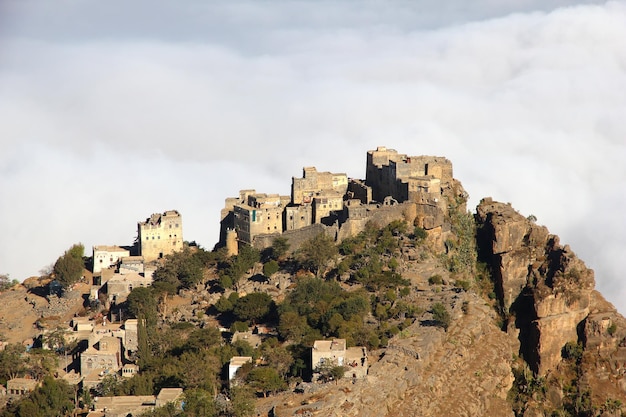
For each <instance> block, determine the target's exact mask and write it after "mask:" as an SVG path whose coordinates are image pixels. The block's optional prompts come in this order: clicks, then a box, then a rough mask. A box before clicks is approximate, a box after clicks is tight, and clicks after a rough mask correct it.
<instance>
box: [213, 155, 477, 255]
mask: <svg viewBox="0 0 626 417" xmlns="http://www.w3.org/2000/svg"><path fill="white" fill-rule="evenodd" d="M466 198H467V196H466V194H465V191H464V190H463V187H462V186H461V184H460V183H459V182H458V181H456V180H455V179H454V178H453V176H452V163H451V162H450V161H449V160H448V159H446V158H443V157H436V156H407V155H405V154H400V153H398V152H397V151H396V150H394V149H388V148H386V147H382V146H381V147H378V148H377V149H376V150H371V151H368V152H367V164H366V178H365V180H364V181H363V180H358V179H352V178H348V176H347V175H346V174H344V173H331V172H318V171H317V169H316V168H314V167H305V168H303V172H302V178H295V177H293V178H292V181H291V196H280V195H278V194H261V193H257V192H256V190H242V191H240V192H239V196H238V197H233V198H227V199H226V204H225V207H224V209H223V210H222V214H221V232H220V243H219V244H218V245H219V246H227V247H228V249H229V253H231V254H234V252H235V250H233V248H232V246H233V245H232V243H231V244H230V245H227V240H228V239H227V237H230V239H231V240H230V241H231V242H232V238H233V235H236V240H237V241H238V242H239V244H250V245H254V246H255V247H257V248H259V249H263V248H266V247H268V246H270V245H271V244H272V241H273V239H274V238H276V237H277V236H280V235H282V236H284V237H285V238H287V239H288V240H289V243H290V247H291V249H292V250H295V249H297V247H298V246H299V245H300V243H302V242H303V241H304V240H306V239H308V238H310V237H312V236H314V235H315V234H317V233H320V232H325V233H327V234H328V235H329V236H332V237H333V238H334V239H335V240H337V241H341V240H342V239H345V238H347V237H349V236H352V235H354V234H357V233H359V232H360V231H362V230H363V229H364V227H365V224H366V223H367V222H369V221H373V222H375V223H379V224H381V225H382V224H386V223H389V222H390V221H393V220H405V221H407V222H408V223H410V224H414V225H415V226H419V227H422V228H423V229H425V230H426V231H428V232H429V236H430V239H431V241H432V242H433V244H435V246H437V247H439V248H441V249H443V242H444V241H445V239H446V237H447V235H448V234H449V232H450V227H449V222H447V220H446V219H447V218H448V217H449V216H448V210H449V208H450V207H458V206H462V207H459V208H460V209H462V210H463V211H464V210H465V201H466Z"/></svg>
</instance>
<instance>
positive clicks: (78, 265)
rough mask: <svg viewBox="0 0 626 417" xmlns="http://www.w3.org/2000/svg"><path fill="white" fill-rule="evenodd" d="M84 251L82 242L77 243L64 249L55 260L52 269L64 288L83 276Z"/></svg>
mask: <svg viewBox="0 0 626 417" xmlns="http://www.w3.org/2000/svg"><path fill="white" fill-rule="evenodd" d="M84 253H85V247H84V246H83V244H82V243H77V244H75V245H73V246H72V247H71V248H69V249H68V250H67V251H65V254H63V256H60V257H59V258H58V259H57V261H56V262H55V264H54V268H53V270H54V273H55V275H56V279H57V281H59V283H61V285H62V286H63V287H64V288H67V287H69V286H70V285H72V284H74V283H75V282H77V281H78V280H80V279H81V277H82V276H83V270H84V269H85V263H84V261H83V255H84Z"/></svg>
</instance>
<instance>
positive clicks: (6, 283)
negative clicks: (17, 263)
mask: <svg viewBox="0 0 626 417" xmlns="http://www.w3.org/2000/svg"><path fill="white" fill-rule="evenodd" d="M17 284H19V281H18V280H16V279H14V280H11V279H10V278H9V274H0V291H6V290H8V289H10V288H12V287H14V286H16V285H17Z"/></svg>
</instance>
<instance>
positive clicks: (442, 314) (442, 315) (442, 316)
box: [431, 303, 452, 331]
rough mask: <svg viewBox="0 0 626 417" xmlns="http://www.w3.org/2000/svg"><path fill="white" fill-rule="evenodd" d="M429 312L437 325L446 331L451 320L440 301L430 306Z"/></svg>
mask: <svg viewBox="0 0 626 417" xmlns="http://www.w3.org/2000/svg"><path fill="white" fill-rule="evenodd" d="M431 312H432V313H433V320H434V321H435V323H436V324H437V326H439V327H443V329H444V330H446V331H447V330H448V327H449V326H450V322H451V321H452V317H450V313H448V309H447V308H446V307H445V306H444V305H443V304H441V303H435V304H433V306H432V308H431Z"/></svg>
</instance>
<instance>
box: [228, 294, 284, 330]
mask: <svg viewBox="0 0 626 417" xmlns="http://www.w3.org/2000/svg"><path fill="white" fill-rule="evenodd" d="M273 303H274V302H273V301H272V297H270V296H269V295H268V294H266V293H262V292H253V293H250V294H247V295H245V296H243V297H241V298H239V299H238V300H237V302H236V303H235V308H234V309H233V312H234V313H235V316H237V318H239V319H240V320H249V321H252V322H254V323H256V322H258V321H259V320H262V319H263V318H264V317H265V316H267V314H268V313H269V312H270V310H271V309H272V306H273Z"/></svg>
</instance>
